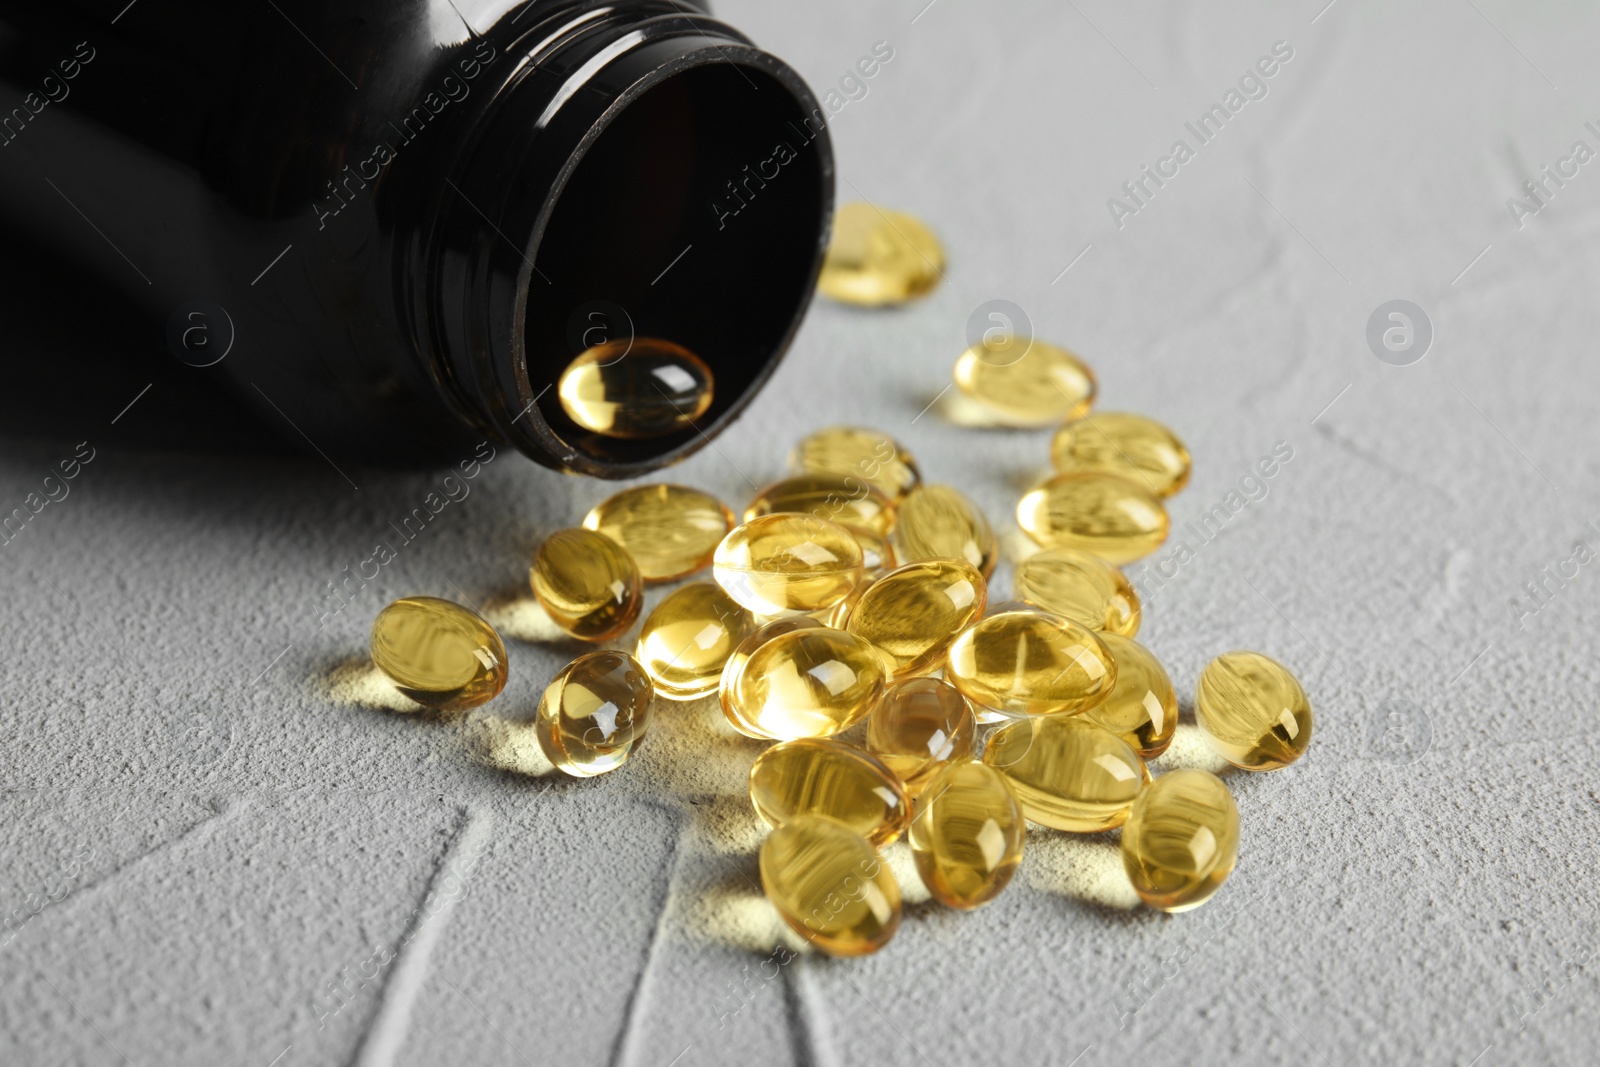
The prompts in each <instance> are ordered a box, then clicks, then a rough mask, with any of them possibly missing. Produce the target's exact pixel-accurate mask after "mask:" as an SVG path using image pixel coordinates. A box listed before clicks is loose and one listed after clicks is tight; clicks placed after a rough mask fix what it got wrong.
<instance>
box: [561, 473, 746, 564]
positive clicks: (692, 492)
mask: <svg viewBox="0 0 1600 1067" xmlns="http://www.w3.org/2000/svg"><path fill="white" fill-rule="evenodd" d="M583 526H584V529H587V530H594V531H595V532H596V533H602V534H605V535H606V536H607V537H609V538H611V540H613V541H615V542H616V543H617V544H619V545H621V546H622V547H623V548H625V549H627V551H628V554H629V555H630V556H632V557H633V559H634V562H635V563H637V564H638V565H639V573H640V574H641V575H642V576H643V577H644V580H645V581H647V582H665V581H670V580H672V579H674V578H682V577H685V576H687V575H690V574H694V573H695V572H696V571H702V570H705V569H706V568H707V567H709V566H711V556H712V554H713V553H715V552H716V550H717V545H719V544H721V543H722V539H723V538H724V537H726V536H727V534H728V531H729V530H731V529H733V512H732V511H729V510H728V508H727V506H726V505H724V504H723V503H722V501H720V500H718V499H717V498H716V497H714V496H712V495H711V494H709V493H702V492H701V491H700V490H698V489H690V488H688V487H686V486H682V485H637V486H634V487H633V488H632V489H624V490H623V491H622V492H620V493H616V494H615V495H613V496H609V497H607V498H606V499H605V500H602V501H601V502H600V503H598V504H596V505H595V506H594V507H593V508H592V509H590V511H589V514H588V515H586V516H584V519H583Z"/></svg>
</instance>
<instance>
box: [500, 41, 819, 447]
mask: <svg viewBox="0 0 1600 1067" xmlns="http://www.w3.org/2000/svg"><path fill="white" fill-rule="evenodd" d="M822 114H823V113H822V112H821V111H820V110H819V109H817V105H816V101H815V99H814V98H813V97H812V96H811V94H810V93H809V91H807V90H806V88H805V86H804V84H803V83H802V82H801V81H800V80H799V78H798V76H796V75H795V74H793V72H792V71H790V70H789V69H788V68H787V67H784V66H783V65H782V64H780V63H778V62H777V61H776V60H773V59H772V58H771V57H770V56H767V55H765V54H764V53H761V52H758V51H756V50H754V49H749V48H746V47H743V46H739V45H724V46H722V47H715V46H713V47H709V48H706V49H703V50H700V51H697V52H689V53H687V54H684V55H682V56H680V57H679V58H678V60H677V62H675V63H673V64H671V65H669V66H668V67H666V68H664V69H661V70H657V71H654V72H653V73H652V75H651V76H650V77H647V78H645V79H642V80H641V81H640V82H639V83H637V84H635V85H634V86H632V87H631V88H630V89H629V90H628V91H627V92H626V93H624V94H623V95H622V96H621V97H619V99H618V100H617V101H616V103H615V104H613V105H612V106H611V107H610V108H609V109H608V110H607V112H606V115H605V117H604V119H603V120H602V121H601V122H600V123H597V124H596V129H595V131H594V132H593V133H592V134H591V135H590V137H589V138H588V139H587V140H586V141H585V143H584V144H583V145H582V146H581V147H580V148H579V150H578V151H577V152H576V153H574V155H573V157H572V159H571V160H570V161H569V162H568V164H567V166H566V167H565V169H564V171H563V173H562V176H561V178H560V179H559V181H558V184H557V187H556V189H555V196H554V198H553V202H552V204H551V207H550V208H549V211H548V213H547V215H546V217H545V219H544V223H543V225H542V227H540V228H539V229H538V231H537V232H536V233H534V234H533V238H532V242H531V244H530V246H529V249H528V253H527V256H526V257H525V259H526V261H527V269H526V270H524V271H523V277H522V281H521V286H520V292H519V300H518V304H519V307H518V308H517V312H516V313H517V315H518V318H519V322H518V323H517V325H516V326H514V327H513V335H514V336H513V346H514V348H516V349H517V350H518V352H519V355H520V357H521V358H520V361H519V362H520V363H521V365H522V367H523V368H525V372H526V383H527V387H528V390H529V391H528V393H527V394H526V395H527V396H528V397H530V398H536V399H534V400H533V403H534V406H535V409H536V411H537V415H538V416H539V418H534V417H533V416H534V412H532V411H530V412H529V413H528V415H529V417H528V419H526V420H524V425H526V427H527V429H528V430H529V431H532V433H533V434H534V436H536V437H539V438H545V437H546V435H547V434H548V435H549V436H550V437H553V438H554V440H553V441H551V440H544V441H542V442H541V444H543V445H544V446H545V447H546V448H548V449H549V450H550V451H552V452H554V453H555V454H556V455H557V456H558V457H559V458H560V460H561V462H562V464H563V465H564V466H566V467H567V468H568V469H571V470H575V471H579V472H581V473H587V474H596V475H600V476H603V477H627V476H631V475H634V474H642V473H644V472H646V471H648V470H651V469H654V468H656V467H660V466H662V465H664V464H666V463H669V462H672V461H673V460H675V459H678V458H681V457H682V456H684V455H687V454H688V453H689V452H692V451H694V450H695V449H696V448H698V447H700V446H701V445H703V444H704V443H706V442H707V441H708V440H709V439H710V434H711V433H712V432H713V431H712V428H713V427H715V426H717V425H718V424H720V423H722V422H725V421H726V420H727V419H729V418H731V417H733V416H734V415H736V414H737V413H738V412H739V410H740V409H742V408H743V407H744V405H745V403H746V402H747V401H748V400H749V399H750V397H751V396H752V395H753V394H754V392H755V390H756V389H757V388H758V387H759V386H760V385H761V384H762V382H763V381H764V380H765V379H766V378H767V376H768V375H769V374H770V373H771V372H772V371H773V369H774V368H775V367H776V364H777V362H778V359H779V357H780V356H781V355H782V353H783V351H784V349H785V348H786V347H787V346H788V344H789V341H790V339H791V338H792V336H793V334H794V332H795V330H796V329H797V328H798V326H799V322H800V319H801V316H802V315H803V313H804V311H805V309H806V307H807V306H808V304H809V302H810V299H811V295H812V292H813V290H814V288H815V285H816V277H817V271H818V269H819V267H820V264H821V257H822V253H823V250H824V243H825V238H826V234H827V229H828V225H827V223H828V218H829V216H830V214H831V211H832V199H833V167H832V157H831V152H830V149H829V146H828V138H827V135H826V133H825V132H824V131H823V129H822V119H821V116H822ZM517 327H520V329H518V328H517ZM645 337H649V338H660V339H662V340H667V341H671V342H674V343H676V344H679V345H682V346H683V347H685V348H687V349H689V351H691V352H693V353H694V354H695V355H697V356H699V357H700V358H701V359H702V360H703V361H704V362H705V363H706V364H707V365H708V366H709V367H710V368H711V371H712V374H713V376H714V389H713V399H712V404H711V407H710V409H709V410H707V411H706V412H705V414H704V415H702V416H700V418H698V419H696V420H694V423H693V425H692V426H691V427H689V428H686V429H684V430H682V431H678V432H675V433H672V434H670V435H666V436H662V437H654V438H648V439H620V438H615V437H608V436H604V435H601V434H598V433H595V432H593V431H591V430H589V429H587V428H585V427H583V426H580V425H578V424H577V423H575V422H574V421H573V420H572V419H571V418H569V417H568V416H567V414H566V412H565V411H564V410H563V409H562V406H561V402H560V398H559V389H558V388H557V385H556V383H557V382H558V381H559V379H560V376H561V373H562V371H563V370H564V369H565V368H566V367H567V365H568V364H569V363H570V362H571V361H572V360H573V359H574V358H575V357H576V356H577V355H578V354H579V353H581V352H582V351H584V350H585V349H586V348H588V347H590V346H591V345H595V344H599V343H603V342H606V341H626V340H628V339H630V338H645Z"/></svg>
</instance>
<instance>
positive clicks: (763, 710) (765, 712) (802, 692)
mask: <svg viewBox="0 0 1600 1067" xmlns="http://www.w3.org/2000/svg"><path fill="white" fill-rule="evenodd" d="M887 678H888V670H887V668H886V667H885V666H884V662H883V657H882V656H880V655H879V653H878V650H877V649H875V648H873V647H872V646H871V645H869V644H868V643H867V642H865V641H863V640H861V638H859V637H856V636H855V635H854V634H847V633H844V632H843V631H841V630H833V629H829V628H827V627H820V626H819V627H816V628H815V629H810V628H808V629H804V630H797V631H795V632H793V633H787V634H783V635H782V636H779V637H774V638H773V639H772V640H770V641H768V642H767V643H766V644H764V645H762V646H761V647H760V648H758V649H756V650H755V651H754V652H753V653H751V654H750V658H749V660H747V661H746V662H745V664H744V667H743V669H741V670H740V671H739V677H738V678H737V680H736V681H735V682H734V686H733V692H732V695H731V698H732V700H733V703H734V705H735V708H736V711H737V714H738V717H739V718H740V719H741V720H743V721H744V722H747V723H749V724H750V725H751V726H752V727H753V728H754V729H756V730H759V731H760V732H761V733H763V734H765V735H766V736H768V737H772V738H776V739H777V740H779V741H791V740H793V739H795V738H797V737H830V736H832V735H833V734H836V733H839V732H840V731H841V730H848V729H850V727H852V726H854V725H855V724H856V723H858V722H860V721H861V720H862V719H864V718H866V716H867V713H868V712H870V711H871V710H872V708H873V706H874V705H876V704H877V703H878V698H879V697H881V696H883V690H884V686H885V683H886V681H887Z"/></svg>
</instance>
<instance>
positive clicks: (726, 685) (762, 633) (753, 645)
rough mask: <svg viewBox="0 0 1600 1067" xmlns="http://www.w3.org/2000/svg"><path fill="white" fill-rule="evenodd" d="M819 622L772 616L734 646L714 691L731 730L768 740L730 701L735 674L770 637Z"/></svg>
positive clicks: (809, 618) (803, 617) (819, 623)
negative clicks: (772, 617) (770, 619)
mask: <svg viewBox="0 0 1600 1067" xmlns="http://www.w3.org/2000/svg"><path fill="white" fill-rule="evenodd" d="M823 625H824V624H823V622H822V621H821V620H819V619H816V618H813V617H812V616H810V615H788V616H785V617H784V618H781V619H773V620H772V621H771V622H767V623H763V624H762V625H760V626H758V627H756V629H755V630H753V631H752V632H751V633H750V635H749V636H748V637H746V638H745V639H744V640H743V641H741V642H739V644H738V645H737V646H736V647H735V648H734V650H733V654H732V655H730V656H729V657H728V662H727V663H726V664H724V665H723V667H722V678H721V680H720V681H719V682H718V684H717V693H718V696H719V698H720V700H721V703H722V714H723V715H724V716H726V717H727V720H728V722H729V723H730V724H731V725H732V726H733V728H734V729H735V730H738V731H739V732H740V733H742V734H744V735H745V736H746V737H754V738H757V739H760V740H767V741H770V740H771V739H772V736H771V735H770V734H768V733H766V732H765V731H763V730H762V729H761V728H760V727H758V726H757V725H756V724H755V723H753V722H749V721H747V720H746V719H745V717H744V712H743V711H742V710H741V709H740V708H739V705H738V704H737V703H736V702H735V700H734V690H735V688H736V686H737V684H738V681H739V675H740V673H741V672H743V670H744V665H745V663H746V662H748V661H749V659H750V657H751V655H752V654H753V653H754V652H755V650H756V649H758V648H760V647H761V646H762V645H764V644H766V643H767V642H768V641H771V640H772V639H773V638H774V637H781V636H783V635H784V634H792V633H794V632H795V631H796V630H811V629H818V628H821V627H822V626H823Z"/></svg>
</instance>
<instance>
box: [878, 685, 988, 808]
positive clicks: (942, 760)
mask: <svg viewBox="0 0 1600 1067" xmlns="http://www.w3.org/2000/svg"><path fill="white" fill-rule="evenodd" d="M977 733H978V725H977V722H976V720H975V719H974V717H973V714H972V705H971V704H968V703H967V698H966V697H964V696H962V695H961V693H960V691H959V690H957V689H956V688H955V686H953V685H950V684H948V683H946V682H941V681H939V680H937V679H935V678H912V679H910V680H908V681H904V682H901V683H899V684H898V685H894V686H890V687H889V689H888V691H886V692H885V693H884V694H883V698H882V699H881V700H879V701H878V706H877V707H875V708H873V709H872V715H871V717H870V718H869V719H867V751H868V752H871V753H872V754H873V755H874V756H877V757H878V759H880V760H881V761H883V765H884V766H885V767H888V768H889V769H890V770H891V771H893V772H894V774H895V777H897V778H899V779H900V781H902V782H904V783H905V786H906V789H907V790H908V791H910V792H911V793H912V794H916V793H918V792H920V791H921V790H922V789H923V787H925V786H926V785H927V784H928V783H929V782H931V781H933V779H934V778H936V777H937V776H938V775H939V772H941V771H943V770H944V769H945V767H947V766H949V765H950V764H952V763H959V762H963V761H965V760H969V759H971V758H972V743H973V740H974V739H975V738H976V736H977Z"/></svg>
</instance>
